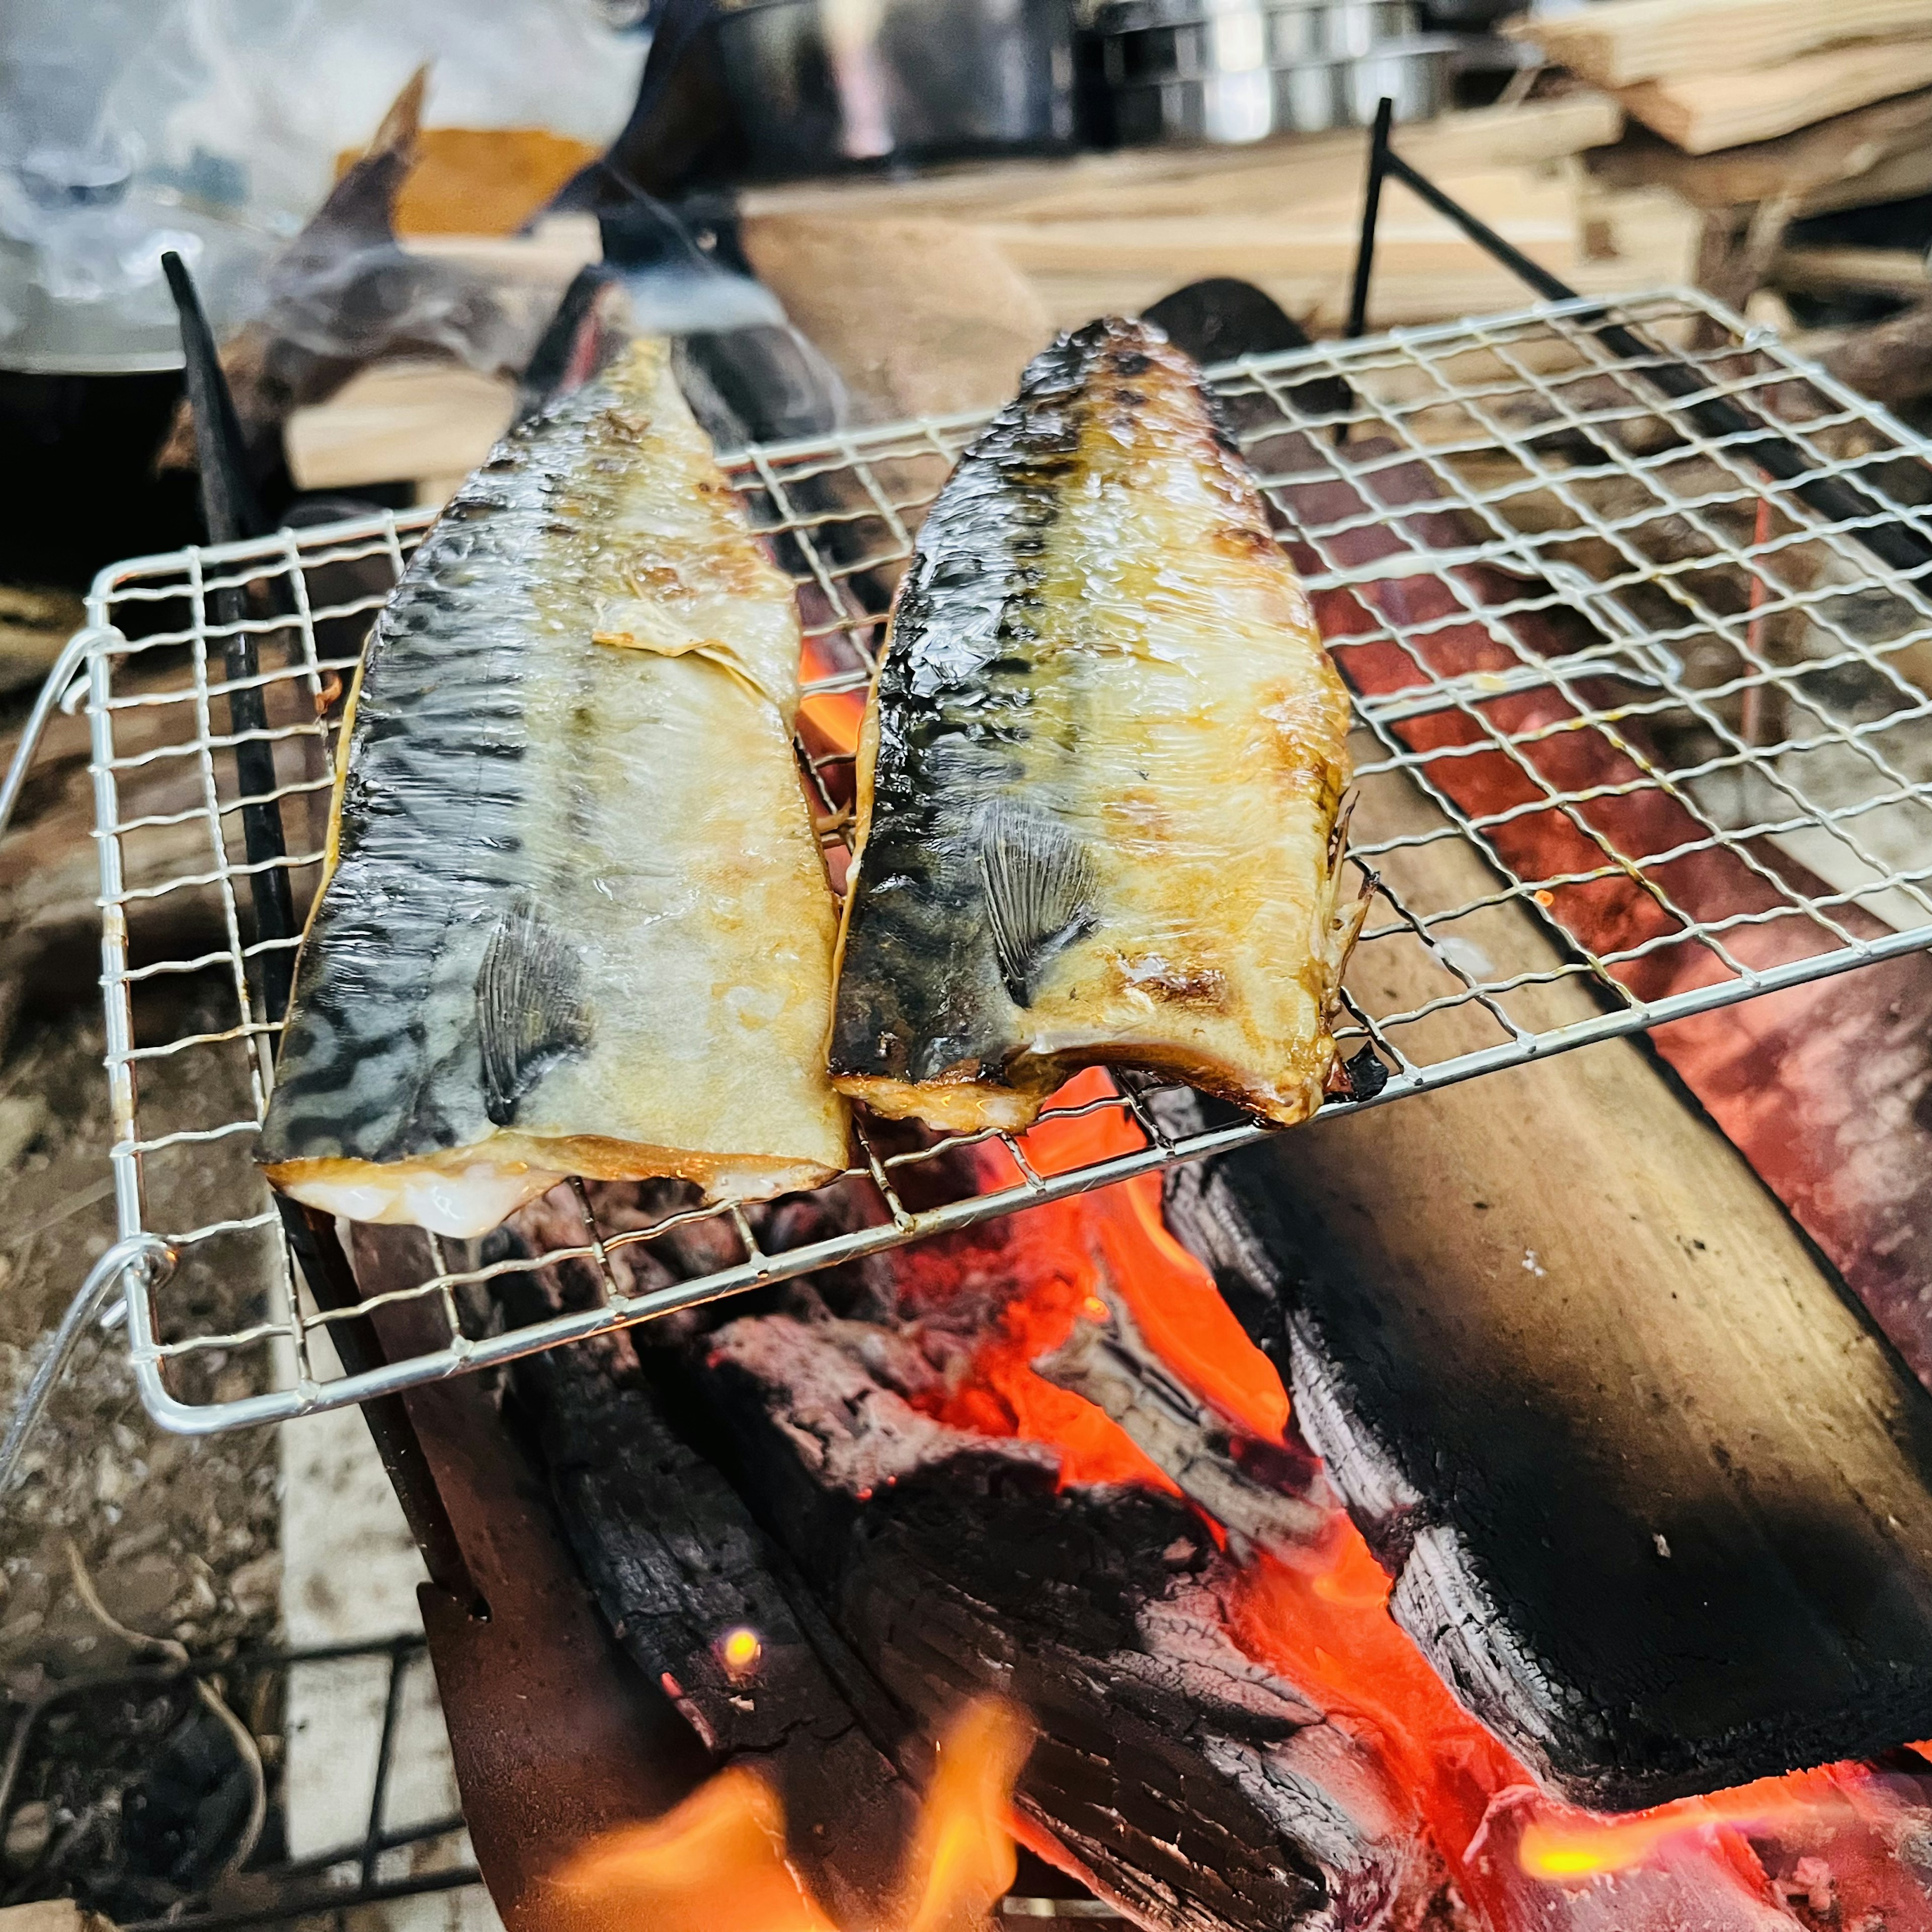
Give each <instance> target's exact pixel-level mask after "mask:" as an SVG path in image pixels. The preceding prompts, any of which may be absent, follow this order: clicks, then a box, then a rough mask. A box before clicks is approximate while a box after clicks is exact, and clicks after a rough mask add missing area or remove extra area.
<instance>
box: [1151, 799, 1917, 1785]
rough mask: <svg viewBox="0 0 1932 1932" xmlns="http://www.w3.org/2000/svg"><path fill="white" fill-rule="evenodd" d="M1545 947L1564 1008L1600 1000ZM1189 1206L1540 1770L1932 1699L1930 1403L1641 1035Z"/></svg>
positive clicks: (1392, 1550)
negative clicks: (1652, 1059)
mask: <svg viewBox="0 0 1932 1932" xmlns="http://www.w3.org/2000/svg"><path fill="white" fill-rule="evenodd" d="M1393 796H1394V794H1393V793H1392V792H1391V790H1388V789H1386V788H1385V789H1384V790H1382V792H1381V793H1379V795H1378V796H1377V798H1376V799H1365V800H1364V807H1363V809H1364V811H1370V810H1375V809H1377V808H1380V809H1382V810H1385V811H1393V809H1394V808H1393V806H1392V805H1391V802H1390V801H1391V799H1392V798H1393ZM1424 809H1425V808H1423V807H1422V806H1421V804H1420V802H1419V801H1418V804H1417V805H1416V807H1415V810H1416V812H1417V814H1418V820H1417V823H1415V824H1410V823H1409V822H1408V821H1407V820H1397V819H1396V818H1394V817H1391V818H1390V820H1388V822H1387V823H1377V824H1375V825H1373V826H1364V824H1363V823H1362V820H1361V817H1360V815H1359V814H1358V821H1357V823H1358V831H1360V832H1361V835H1363V836H1364V837H1365V838H1370V839H1373V840H1378V841H1379V840H1381V839H1382V838H1387V837H1388V836H1391V835H1394V834H1397V833H1400V832H1404V831H1409V832H1414V831H1415V830H1417V829H1418V828H1419V826H1420V825H1421V823H1422V822H1423V820H1422V816H1421V815H1422V814H1424ZM1430 851H1431V863H1432V865H1433V867H1434V868H1436V871H1435V872H1434V874H1433V881H1434V889H1436V890H1437V891H1439V892H1451V891H1456V892H1464V894H1465V896H1466V897H1468V898H1476V897H1478V896H1479V895H1480V891H1481V879H1482V874H1481V868H1480V865H1479V863H1478V861H1476V860H1475V859H1474V858H1473V856H1467V855H1462V856H1457V855H1454V854H1451V853H1447V852H1446V851H1445V849H1444V848H1443V847H1442V846H1440V845H1437V846H1435V847H1431V848H1430ZM1402 859H1403V853H1400V851H1398V852H1397V853H1393V854H1391V865H1392V869H1393V868H1394V867H1395V866H1397V865H1400V862H1401V860H1402ZM1458 863H1460V864H1462V865H1465V866H1466V868H1468V870H1469V874H1470V877H1469V878H1467V879H1451V878H1445V877H1442V875H1441V872H1440V868H1442V866H1444V865H1451V866H1453V865H1457V864H1458ZM1396 883H1397V886H1398V888H1399V889H1400V888H1402V887H1403V886H1405V885H1406V883H1407V882H1406V881H1405V880H1401V879H1399V878H1398V879H1397V880H1396ZM1486 916H1487V917H1489V918H1490V919H1508V920H1509V921H1511V922H1514V924H1516V925H1517V926H1519V927H1520V928H1521V929H1520V930H1519V931H1517V932H1513V933H1512V934H1511V935H1510V936H1509V937H1508V941H1507V944H1508V947H1509V948H1510V956H1511V958H1513V959H1528V958H1529V957H1530V956H1532V955H1533V953H1535V950H1536V949H1537V947H1538V944H1539V942H1538V940H1537V939H1536V937H1535V934H1534V932H1532V931H1531V930H1529V921H1528V917H1527V915H1526V914H1523V913H1520V912H1518V911H1517V910H1514V908H1511V907H1498V908H1496V909H1494V910H1493V911H1492V912H1491V913H1489V914H1487V915H1486ZM1472 938H1475V939H1477V940H1478V942H1479V943H1480V939H1481V936H1480V935H1472ZM1385 950H1387V949H1385V948H1378V947H1373V946H1372V947H1370V948H1368V949H1367V953H1366V954H1365V956H1364V957H1365V959H1366V960H1367V962H1368V963H1369V965H1370V968H1373V965H1374V964H1375V962H1376V956H1377V953H1378V952H1379V951H1385ZM1546 951H1547V967H1548V969H1549V971H1550V974H1551V975H1552V981H1551V983H1550V985H1549V986H1547V987H1545V988H1543V989H1541V990H1540V992H1539V995H1538V998H1539V1001H1540V1002H1541V1004H1539V1006H1538V1024H1540V1025H1541V1024H1550V1023H1553V1022H1560V1021H1561V1020H1563V1019H1580V1018H1583V1017H1585V1016H1587V1015H1588V1014H1589V1013H1591V1012H1592V1011H1593V1010H1594V1008H1593V1007H1592V1003H1591V1001H1589V997H1588V995H1587V994H1586V993H1585V992H1583V990H1582V989H1580V988H1579V987H1577V986H1576V985H1575V983H1574V981H1573V980H1568V979H1565V978H1562V977H1559V975H1560V967H1561V961H1560V958H1559V956H1558V954H1557V953H1556V951H1555V949H1554V948H1553V947H1549V948H1547V949H1546ZM1392 970H1394V971H1400V970H1401V968H1400V965H1399V964H1398V965H1397V966H1396V967H1395V968H1393V969H1392ZM1396 990H1397V989H1395V988H1394V987H1393V986H1391V987H1389V988H1385V989H1378V992H1395V991H1396ZM1400 1004H1403V1005H1407V1004H1411V1003H1410V1002H1409V1001H1408V1000H1407V999H1406V998H1404V999H1403V1000H1402V1001H1400ZM1433 1025H1436V1026H1437V1027H1438V1028H1448V1029H1450V1032H1449V1034H1446V1035H1445V1034H1439V1036H1438V1037H1437V1041H1436V1044H1437V1045H1439V1046H1448V1047H1450V1048H1451V1049H1455V1050H1467V1049H1468V1048H1469V1046H1472V1045H1475V1044H1479V1043H1480V1042H1481V1040H1483V1039H1485V1038H1487V1037H1489V1035H1488V1034H1487V1031H1486V1029H1487V1025H1488V1022H1487V1021H1486V1020H1485V1019H1484V1016H1482V1015H1481V1013H1480V1011H1479V1010H1478V1009H1476V1008H1475V1007H1474V1006H1473V1005H1465V1006H1463V1007H1458V1008H1455V1009H1453V1010H1451V1012H1450V1013H1443V1014H1439V1015H1438V1016H1436V1019H1435V1020H1434V1021H1433ZM1184 1104H1186V1105H1194V1104H1198V1103H1184ZM1640 1122H1641V1123H1642V1124H1643V1130H1644V1131H1643V1134H1642V1135H1641V1136H1639V1135H1637V1134H1636V1133H1634V1132H1633V1133H1626V1134H1622V1135H1616V1136H1614V1137H1613V1133H1612V1130H1613V1125H1622V1126H1623V1127H1627V1128H1629V1127H1634V1126H1635V1124H1637V1123H1640ZM1167 1213H1168V1216H1169V1220H1170V1222H1171V1223H1172V1226H1174V1228H1175V1232H1177V1233H1178V1234H1179V1235H1181V1238H1182V1239H1183V1240H1184V1241H1187V1243H1188V1244H1190V1246H1191V1247H1193V1249H1194V1250H1195V1251H1196V1253H1199V1255H1200V1256H1202V1259H1203V1260H1204V1261H1205V1262H1208V1265H1210V1266H1211V1268H1213V1269H1214V1272H1215V1274H1216V1275H1217V1279H1218V1280H1220V1281H1221V1283H1223V1286H1224V1289H1225V1291H1226V1292H1227V1294H1228V1295H1229V1300H1230V1302H1231V1305H1232V1306H1233V1307H1235V1310H1237V1312H1238V1313H1239V1314H1240V1315H1241V1318H1242V1319H1243V1321H1244V1324H1245V1325H1247V1327H1248V1328H1249V1330H1250V1333H1251V1334H1253V1335H1254V1336H1255V1337H1256V1339H1257V1340H1259V1341H1260V1342H1261V1343H1262V1344H1263V1346H1265V1347H1268V1349H1271V1352H1273V1355H1274V1359H1275V1360H1276V1361H1277V1364H1283V1363H1285V1364H1286V1369H1287V1373H1288V1374H1289V1379H1290V1381H1291V1383H1292V1388H1293V1392H1294V1397H1295V1414H1296V1417H1297V1419H1298V1421H1299V1423H1300V1424H1301V1428H1302V1429H1303V1430H1304V1433H1306V1434H1307V1437H1308V1439H1309V1440H1310V1442H1312V1443H1313V1445H1314V1447H1315V1448H1316V1450H1317V1451H1319V1452H1320V1453H1321V1454H1322V1457H1323V1458H1324V1460H1325V1463H1326V1464H1327V1466H1328V1472H1329V1475H1330V1478H1331V1481H1333V1482H1334V1484H1335V1485H1336V1487H1337V1489H1338V1490H1340V1492H1341V1493H1342V1494H1343V1497H1344V1498H1345V1499H1346V1502H1347V1504H1348V1506H1349V1510H1350V1512H1351V1514H1352V1515H1353V1516H1354V1517H1355V1520H1356V1522H1357V1523H1358V1526H1360V1527H1361V1529H1362V1531H1363V1533H1364V1535H1366V1536H1367V1538H1368V1541H1369V1542H1370V1546H1371V1547H1372V1548H1373V1550H1375V1552H1376V1555H1377V1556H1378V1558H1379V1559H1380V1560H1381V1561H1382V1564H1383V1565H1384V1567H1385V1568H1387V1569H1388V1570H1389V1571H1391V1573H1392V1574H1394V1575H1396V1577H1397V1585H1396V1588H1395V1591H1394V1595H1393V1598H1392V1599H1391V1610H1392V1612H1393V1613H1394V1616H1395V1618H1396V1619H1397V1622H1399V1623H1400V1624H1401V1625H1402V1626H1403V1628H1404V1629H1405V1630H1406V1631H1408V1632H1409V1634H1410V1635H1411V1636H1412V1637H1413V1638H1414V1639H1415V1642H1416V1643H1417V1644H1418V1646H1419V1647H1420V1648H1421V1650H1422V1651H1423V1652H1424V1654H1425V1655H1427V1657H1428V1658H1429V1659H1430V1662H1431V1663H1432V1664H1434V1665H1435V1667H1436V1669H1437V1670H1439V1672H1440V1673H1442V1676H1444V1678H1445V1679H1446V1680H1447V1681H1448V1682H1449V1683H1450V1684H1451V1685H1452V1686H1453V1687H1454V1689H1455V1691H1456V1693H1457V1696H1458V1697H1459V1698H1460V1700H1461V1701H1462V1702H1463V1704H1464V1705H1465V1706H1467V1707H1468V1708H1469V1709H1470V1710H1472V1711H1473V1712H1475V1713H1476V1715H1478V1716H1479V1717H1480V1718H1481V1719H1482V1720H1483V1721H1484V1723H1485V1724H1487V1725H1488V1726H1489V1727H1490V1729H1491V1730H1493V1731H1494V1732H1495V1733H1496V1734H1497V1735H1498V1736H1500V1737H1502V1738H1504V1739H1506V1740H1507V1741H1508V1743H1509V1744H1510V1745H1511V1748H1513V1749H1514V1751H1516V1752H1517V1754H1518V1755H1519V1756H1520V1757H1522V1758H1523V1760H1525V1761H1526V1763H1529V1765H1531V1766H1533V1767H1534V1768H1535V1770H1536V1772H1537V1773H1538V1775H1539V1776H1540V1777H1541V1778H1542V1779H1543V1780H1544V1781H1545V1782H1546V1783H1547V1784H1550V1785H1551V1786H1553V1787H1554V1788H1556V1789H1557V1790H1560V1791H1562V1793H1564V1794H1565V1796H1567V1797H1569V1798H1571V1799H1574V1800H1575V1801H1576V1802H1580V1803H1584V1804H1589V1805H1598V1806H1628V1805H1644V1804H1655V1803H1656V1802H1658V1801H1660V1800H1661V1799H1667V1798H1670V1797H1673V1796H1676V1795H1678V1794H1680V1793H1686V1792H1693V1791H1700V1790H1711V1789H1712V1788H1714V1787H1719V1786H1727V1785H1735V1784H1742V1783H1744V1782H1745V1781H1747V1780H1749V1779H1751V1778H1760V1777H1763V1776H1764V1775H1768V1774H1772V1773H1775V1772H1782V1771H1785V1770H1788V1769H1791V1768H1793V1766H1799V1765H1805V1764H1815V1763H1820V1762H1825V1761H1828V1760H1835V1759H1840V1758H1844V1757H1853V1756H1856V1755H1859V1754H1867V1753H1870V1752H1873V1751H1880V1750H1883V1749H1885V1748H1889V1747H1890V1746H1891V1745H1895V1744H1897V1742H1899V1741H1900V1739H1905V1738H1909V1737H1918V1736H1924V1735H1925V1734H1926V1733H1927V1730H1928V1729H1932V1400H1928V1399H1927V1396H1926V1394H1925V1393H1924V1391H1923V1390H1922V1389H1921V1388H1920V1387H1919V1386H1918V1384H1917V1383H1916V1382H1915V1381H1914V1380H1913V1379H1912V1377H1911V1376H1909V1375H1908V1374H1907V1373H1906V1372H1905V1371H1904V1370H1903V1367H1901V1366H1900V1364H1898V1363H1897V1361H1896V1360H1895V1359H1894V1358H1893V1357H1892V1356H1891V1355H1890V1354H1889V1353H1888V1352H1887V1351H1886V1350H1885V1348H1884V1347H1883V1346H1882V1344H1881V1343H1879V1341H1878V1340H1876V1337H1873V1335H1872V1334H1871V1333H1870V1331H1869V1330H1868V1329H1867V1328H1866V1327H1865V1326H1864V1325H1863V1324H1862V1323H1861V1322H1860V1321H1859V1319H1858V1317H1857V1316H1856V1315H1855V1314H1854V1313H1853V1312H1852V1310H1850V1309H1849V1307H1847V1306H1846V1303H1845V1301H1843V1298H1842V1297H1841V1295H1840V1293H1839V1292H1838V1289H1837V1288H1836V1286H1835V1284H1834V1283H1832V1281H1831V1280H1829V1277H1827V1276H1826V1274H1824V1273H1823V1271H1821V1270H1820V1268H1818V1267H1817V1265H1816V1263H1815V1262H1814V1261H1813V1260H1812V1259H1811V1256H1810V1255H1809V1254H1808V1253H1807V1251H1806V1250H1805V1247H1804V1246H1803V1244H1802V1241H1800V1240H1799V1238H1798V1237H1797V1236H1796V1234H1795V1232H1793V1231H1792V1230H1791V1229H1790V1227H1789V1226H1788V1225H1787V1224H1786V1223H1784V1221H1783V1220H1782V1218H1781V1217H1779V1216H1778V1215H1777V1214H1775V1213H1772V1212H1768V1211H1766V1202H1765V1200H1764V1197H1763V1195H1762V1194H1761V1193H1760V1190H1759V1189H1758V1187H1757V1184H1756V1182H1755V1181H1754V1179H1753V1178H1752V1177H1751V1175H1750V1173H1749V1172H1748V1170H1747V1169H1745V1166H1744V1165H1743V1163H1742V1161H1740V1160H1739V1159H1738V1158H1737V1157H1736V1155H1735V1154H1733V1152H1732V1151H1731V1150H1730V1148H1727V1146H1726V1145H1724V1142H1722V1141H1721V1139H1719V1137H1718V1136H1717V1135H1716V1134H1715V1133H1714V1132H1712V1130H1710V1129H1709V1127H1706V1126H1705V1125H1704V1124H1702V1123H1700V1121H1697V1119H1696V1118H1694V1116H1692V1115H1690V1114H1688V1112H1685V1111H1684V1110H1682V1109H1681V1107H1679V1106H1677V1105H1676V1103H1674V1102H1673V1101H1672V1100H1670V1097H1669V1096H1668V1094H1667V1092H1666V1091H1664V1089H1662V1088H1661V1087H1660V1086H1659V1085H1658V1082H1657V1079H1656V1076H1655V1073H1653V1072H1652V1070H1650V1068H1649V1067H1647V1066H1646V1064H1645V1063H1644V1061H1643V1057H1642V1056H1641V1055H1640V1052H1638V1051H1637V1049H1634V1048H1631V1047H1627V1046H1606V1047H1604V1048H1600V1049H1595V1050H1593V1051H1592V1052H1590V1053H1589V1054H1587V1055H1579V1056H1577V1057H1575V1058H1570V1059H1566V1060H1565V1061H1562V1062H1560V1063H1556V1064H1551V1065H1550V1066H1547V1067H1538V1068H1535V1069H1531V1070H1524V1071H1523V1072H1521V1073H1511V1074H1504V1075H1497V1076H1493V1077H1492V1078H1491V1079H1488V1080H1486V1081H1484V1082H1481V1083H1479V1084H1478V1085H1475V1086H1472V1087H1466V1088H1455V1089H1451V1090H1449V1091H1445V1092H1444V1093H1442V1094H1436V1095H1433V1096H1428V1097H1420V1098H1418V1099H1415V1100H1409V1101H1405V1102H1404V1103H1403V1104H1402V1105H1401V1106H1399V1107H1395V1108H1391V1109H1383V1110H1378V1111H1376V1112H1370V1113H1368V1114H1365V1115H1359V1116H1358V1117H1355V1118H1352V1119H1343V1120H1337V1121H1333V1122H1324V1123H1322V1124H1318V1125H1317V1126H1316V1127H1313V1128H1312V1129H1311V1130H1309V1131H1307V1132H1306V1133H1302V1134H1299V1135H1297V1136H1294V1137H1292V1139H1286V1140H1283V1141H1280V1142H1270V1143H1268V1144H1265V1145H1262V1146H1260V1147H1258V1148H1254V1149H1253V1150H1250V1151H1246V1152H1244V1153H1242V1154H1238V1155H1234V1156H1231V1157H1225V1158H1223V1160H1220V1161H1218V1162H1216V1163H1213V1164H1212V1165H1211V1166H1210V1167H1208V1168H1207V1169H1202V1170H1182V1171H1181V1172H1178V1174H1176V1175H1175V1176H1174V1177H1173V1178H1172V1181H1171V1184H1170V1187H1169V1196H1168V1200H1167ZM1613 1257H1614V1258H1615V1259H1612V1258H1613Z"/></svg>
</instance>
